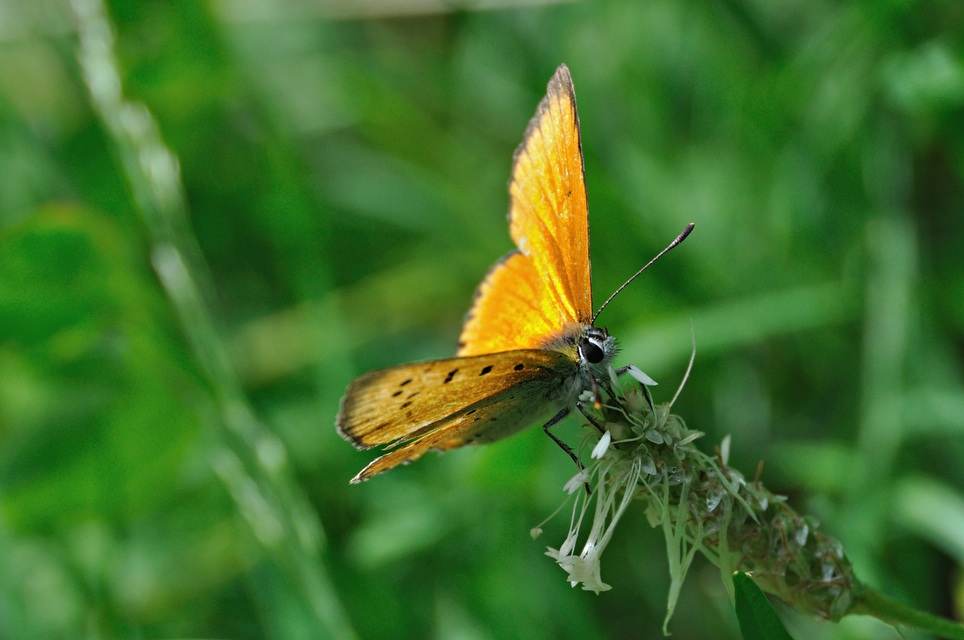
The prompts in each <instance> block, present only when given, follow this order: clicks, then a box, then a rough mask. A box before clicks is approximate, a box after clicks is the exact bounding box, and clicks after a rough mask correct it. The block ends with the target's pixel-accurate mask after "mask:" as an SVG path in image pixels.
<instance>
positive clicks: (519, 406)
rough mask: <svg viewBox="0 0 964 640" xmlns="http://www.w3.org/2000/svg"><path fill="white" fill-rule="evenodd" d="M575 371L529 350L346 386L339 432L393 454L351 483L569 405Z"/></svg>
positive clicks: (383, 373)
mask: <svg viewBox="0 0 964 640" xmlns="http://www.w3.org/2000/svg"><path fill="white" fill-rule="evenodd" d="M577 372H578V365H577V363H576V362H575V361H574V360H573V359H572V358H571V357H569V356H567V355H566V354H564V353H561V352H558V351H551V350H541V349H529V350H521V351H504V352H500V353H494V354H486V355H483V356H474V357H467V358H451V359H447V360H433V361H429V362H421V363H416V364H407V365H401V366H397V367H391V368H388V369H382V370H379V371H373V372H371V373H369V374H366V375H364V376H361V377H360V378H358V379H357V380H355V381H354V382H352V383H351V385H349V387H348V390H347V391H346V392H345V397H344V399H343V400H342V407H341V411H340V412H339V414H338V418H337V419H336V425H337V427H338V432H339V433H340V434H341V435H342V437H343V438H345V439H346V440H349V441H350V442H351V443H352V444H354V445H355V446H356V447H358V448H360V449H367V448H369V447H373V446H376V445H387V447H388V448H393V447H399V448H397V449H395V450H394V451H392V452H390V453H388V454H386V455H383V456H382V457H380V458H378V459H377V460H375V461H374V462H372V463H371V464H370V465H368V466H367V467H366V468H365V469H363V470H362V472H361V473H359V474H358V475H357V476H356V477H355V479H354V480H353V482H358V481H360V480H365V479H367V478H369V477H371V476H373V475H375V474H376V473H380V472H382V471H386V470H388V469H391V468H392V467H394V466H396V465H398V464H400V463H403V462H410V461H412V460H415V459H416V458H418V457H419V456H421V455H422V454H423V453H425V452H426V451H428V450H429V449H452V448H455V447H460V446H462V445H465V444H469V443H472V442H489V441H492V440H496V439H498V438H500V437H503V436H506V435H509V434H511V433H514V432H515V431H517V430H519V429H521V428H523V427H526V426H528V425H530V424H532V422H534V421H535V420H536V419H537V418H538V417H540V416H541V415H543V414H547V413H549V412H550V411H558V408H559V407H561V406H563V405H564V404H566V403H568V402H569V401H570V398H568V394H569V393H570V388H571V380H573V378H574V377H575V376H576V375H577Z"/></svg>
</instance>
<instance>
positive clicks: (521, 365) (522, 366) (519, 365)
mask: <svg viewBox="0 0 964 640" xmlns="http://www.w3.org/2000/svg"><path fill="white" fill-rule="evenodd" d="M512 368H513V369H514V370H515V371H522V370H523V369H525V368H526V366H525V365H524V364H522V363H521V362H520V363H519V364H517V365H516V366H514V367H512Z"/></svg>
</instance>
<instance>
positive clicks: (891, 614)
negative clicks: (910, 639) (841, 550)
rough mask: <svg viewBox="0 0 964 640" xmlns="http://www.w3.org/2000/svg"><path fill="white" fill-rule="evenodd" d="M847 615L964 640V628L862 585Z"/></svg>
mask: <svg viewBox="0 0 964 640" xmlns="http://www.w3.org/2000/svg"><path fill="white" fill-rule="evenodd" d="M848 613H850V614H862V615H868V616H874V617H875V618H877V619H879V620H883V621H884V622H888V623H890V624H893V625H903V626H905V627H913V628H915V629H920V630H921V631H927V632H929V633H932V634H934V635H935V636H939V637H941V638H948V639H949V640H964V625H962V624H960V623H958V622H954V621H952V620H947V619H946V618H940V617H938V616H934V615H931V614H929V613H925V612H924V611H919V610H918V609H914V608H913V607H909V606H907V605H906V604H904V603H902V602H898V601H897V600H894V599H893V598H890V597H888V596H885V595H884V594H882V593H880V592H879V591H877V590H876V589H874V588H873V587H868V586H867V585H865V584H863V583H857V585H856V587H855V589H854V602H853V604H852V605H851V608H850V611H848Z"/></svg>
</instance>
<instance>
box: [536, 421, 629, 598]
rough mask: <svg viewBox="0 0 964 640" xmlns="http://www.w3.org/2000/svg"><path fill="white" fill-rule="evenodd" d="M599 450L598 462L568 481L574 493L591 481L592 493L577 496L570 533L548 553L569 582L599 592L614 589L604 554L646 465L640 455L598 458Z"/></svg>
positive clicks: (604, 438)
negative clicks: (586, 525) (605, 573)
mask: <svg viewBox="0 0 964 640" xmlns="http://www.w3.org/2000/svg"><path fill="white" fill-rule="evenodd" d="M607 436H609V432H608V431H607V432H606V433H605V434H604V435H603V437H602V438H600V443H602V442H603V441H604V440H605V441H606V442H605V445H606V447H607V448H608V445H609V440H610V439H611V436H609V437H608V438H607ZM597 449H601V447H600V445H596V447H595V448H594V449H593V458H594V459H596V461H595V462H593V464H592V465H590V466H589V467H587V468H586V469H584V470H583V471H581V472H580V473H578V474H576V476H575V477H573V478H572V479H571V480H570V481H569V482H568V483H566V489H567V490H568V491H570V493H572V491H571V489H572V488H573V487H574V488H578V487H579V486H580V485H581V484H582V482H589V485H590V487H591V488H592V494H591V495H586V494H581V495H577V497H576V502H575V505H574V506H573V512H572V519H571V521H570V525H569V534H568V535H567V536H566V539H565V540H564V541H563V543H562V544H561V545H560V546H559V548H558V549H553V548H549V549H548V551H547V552H546V555H548V556H549V557H551V558H552V559H554V560H555V561H556V563H557V564H558V565H559V566H560V567H562V568H563V569H564V570H565V572H566V573H567V574H569V584H571V585H572V586H573V587H575V586H576V585H577V584H581V585H582V588H583V589H584V590H586V591H593V592H595V593H597V594H598V593H600V592H602V591H608V590H609V589H610V586H609V585H608V584H606V583H605V582H603V581H602V575H601V563H600V561H601V558H602V553H603V551H604V550H605V549H606V545H608V544H609V540H610V538H612V535H613V531H614V530H615V528H616V525H617V524H618V523H619V519H620V518H621V517H622V515H623V512H624V511H626V508H627V507H628V506H629V503H630V502H631V501H632V499H633V497H634V496H635V495H636V484H637V482H638V481H639V475H640V473H641V472H642V465H641V464H640V462H639V460H638V459H636V458H632V459H627V458H605V459H600V458H597V457H596V455H595V454H596V450H597ZM603 453H604V450H603ZM577 480H578V482H577ZM617 499H618V504H617ZM592 501H595V508H594V509H593V520H592V527H591V528H590V531H589V534H588V535H587V536H586V540H585V542H584V543H583V545H582V549H581V550H580V551H579V554H578V555H577V554H576V553H575V550H576V547H577V546H578V540H579V532H580V528H581V526H582V522H583V519H584V517H585V515H586V513H587V511H588V510H589V503H590V502H592Z"/></svg>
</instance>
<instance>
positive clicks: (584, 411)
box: [576, 402, 606, 433]
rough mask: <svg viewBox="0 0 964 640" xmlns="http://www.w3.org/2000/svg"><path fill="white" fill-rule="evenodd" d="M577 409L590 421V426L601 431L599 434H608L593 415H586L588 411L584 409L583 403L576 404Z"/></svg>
mask: <svg viewBox="0 0 964 640" xmlns="http://www.w3.org/2000/svg"><path fill="white" fill-rule="evenodd" d="M576 408H577V409H579V413H581V414H582V417H583V418H585V419H586V420H588V421H589V424H591V425H592V426H594V427H596V429H598V430H599V433H605V432H606V430H605V429H603V428H602V427H601V426H599V423H598V422H596V419H595V418H593V417H592V416H591V415H589V414H588V413H586V410H585V409H583V407H582V403H581V402H577V403H576Z"/></svg>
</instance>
